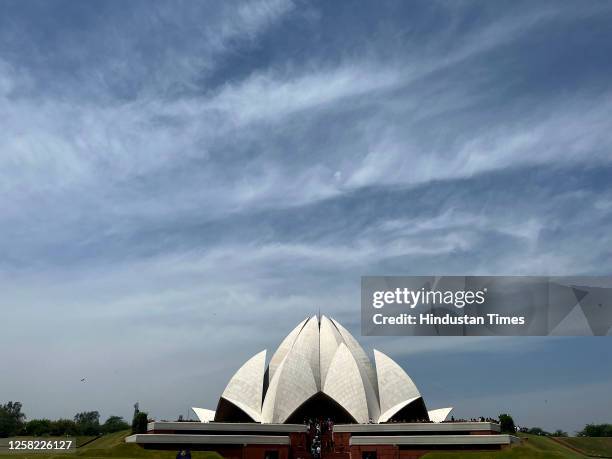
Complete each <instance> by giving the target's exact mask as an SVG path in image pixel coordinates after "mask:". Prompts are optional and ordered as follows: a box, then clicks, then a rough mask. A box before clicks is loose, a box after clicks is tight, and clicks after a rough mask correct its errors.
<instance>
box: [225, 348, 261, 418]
mask: <svg viewBox="0 0 612 459" xmlns="http://www.w3.org/2000/svg"><path fill="white" fill-rule="evenodd" d="M265 371H266V351H265V350H264V351H261V352H260V353H259V354H256V355H255V356H253V357H251V358H250V359H249V360H247V362H246V363H245V364H244V365H242V366H241V367H240V368H239V369H238V371H237V372H236V373H235V374H234V376H232V379H230V381H229V383H227V386H226V387H225V390H224V391H223V394H221V397H222V398H224V399H226V400H227V401H229V402H231V403H233V404H234V405H236V406H237V407H238V408H240V409H241V410H242V411H244V412H245V413H247V414H248V415H249V416H250V417H251V418H252V419H253V420H254V421H257V422H260V421H261V400H262V398H263V380H264V374H265Z"/></svg>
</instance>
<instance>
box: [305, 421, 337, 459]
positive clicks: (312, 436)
mask: <svg viewBox="0 0 612 459" xmlns="http://www.w3.org/2000/svg"><path fill="white" fill-rule="evenodd" d="M304 424H306V425H307V426H308V436H309V440H310V453H311V454H312V457H313V458H314V459H321V452H322V451H325V450H327V451H333V449H334V422H333V421H332V420H331V419H330V418H327V419H326V420H324V419H314V420H313V419H304ZM326 434H329V435H326Z"/></svg>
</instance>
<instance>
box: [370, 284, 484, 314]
mask: <svg viewBox="0 0 612 459" xmlns="http://www.w3.org/2000/svg"><path fill="white" fill-rule="evenodd" d="M486 293H487V289H486V288H484V289H482V290H475V291H473V290H444V291H441V290H425V288H421V289H420V290H412V289H409V288H405V287H404V288H396V289H395V290H378V291H375V292H374V293H373V294H372V306H373V307H374V308H376V309H380V308H383V307H384V306H385V305H388V304H403V305H406V306H408V307H409V308H410V309H414V308H416V307H417V305H419V304H426V305H434V306H435V305H454V306H455V307H456V308H459V309H461V308H464V307H465V306H468V305H472V304H483V303H484V302H485V295H486Z"/></svg>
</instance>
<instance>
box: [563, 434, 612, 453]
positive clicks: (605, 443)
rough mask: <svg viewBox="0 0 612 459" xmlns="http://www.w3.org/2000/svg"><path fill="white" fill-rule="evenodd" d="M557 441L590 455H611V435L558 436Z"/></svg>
mask: <svg viewBox="0 0 612 459" xmlns="http://www.w3.org/2000/svg"><path fill="white" fill-rule="evenodd" d="M559 441H561V442H563V443H567V444H568V445H570V446H573V447H574V448H578V449H579V450H581V451H582V452H584V453H585V454H588V455H589V456H592V457H612V437H601V438H587V437H568V438H559Z"/></svg>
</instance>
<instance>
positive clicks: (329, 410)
mask: <svg viewBox="0 0 612 459" xmlns="http://www.w3.org/2000/svg"><path fill="white" fill-rule="evenodd" d="M374 357H375V363H376V366H374V365H372V362H371V361H370V359H369V357H368V355H367V354H366V353H365V351H364V350H363V348H362V347H361V346H360V345H359V343H358V342H357V340H356V339H355V338H354V337H353V336H352V335H351V334H350V333H349V332H348V330H347V329H346V328H344V327H343V326H342V325H340V324H339V323H338V322H337V321H336V320H334V319H333V318H330V317H326V316H321V317H320V318H319V317H317V316H313V317H310V318H307V319H305V320H303V321H302V322H300V323H299V324H298V325H297V327H295V328H294V329H293V330H292V331H291V332H290V333H289V334H288V335H287V337H286V338H285V339H284V340H283V341H282V342H281V344H280V345H279V347H278V349H277V350H276V352H275V353H274V354H273V355H272V357H271V358H270V362H269V364H268V366H267V367H266V364H265V362H266V351H261V352H260V353H258V354H257V355H255V356H254V357H252V358H251V359H250V360H248V361H247V362H246V363H245V364H244V365H243V366H242V367H240V369H239V370H238V371H237V372H236V373H235V374H234V376H233V377H232V378H231V379H230V381H229V383H228V384H227V387H226V388H225V390H224V391H223V394H222V395H221V398H220V399H219V403H218V406H217V411H216V413H215V417H214V419H215V421H217V422H261V423H295V422H297V423H301V422H302V421H303V419H304V418H306V417H318V416H321V417H325V418H328V417H329V418H332V419H334V420H335V421H336V422H348V423H367V422H374V423H378V422H387V421H391V420H394V419H399V420H404V421H410V420H428V419H429V416H428V413H427V410H426V408H425V403H424V402H423V398H422V397H421V394H420V393H419V390H418V389H417V387H416V385H415V384H414V382H413V381H412V379H410V377H409V376H408V375H407V374H406V372H404V370H403V369H402V368H401V367H400V366H399V365H398V364H397V363H395V362H394V361H393V360H392V359H391V358H389V357H388V356H386V355H385V354H383V353H382V352H380V351H377V350H375V351H374ZM438 417H439V416H438Z"/></svg>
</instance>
